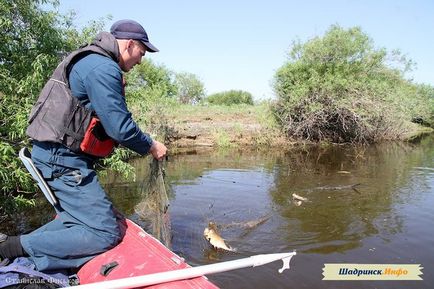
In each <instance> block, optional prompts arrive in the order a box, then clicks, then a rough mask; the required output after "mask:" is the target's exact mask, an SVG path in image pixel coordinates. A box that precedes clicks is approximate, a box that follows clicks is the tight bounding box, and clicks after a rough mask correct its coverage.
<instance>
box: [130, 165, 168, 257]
mask: <svg viewBox="0 0 434 289" xmlns="http://www.w3.org/2000/svg"><path fill="white" fill-rule="evenodd" d="M164 162H165V161H164V160H162V161H158V160H156V159H154V158H152V161H151V162H150V164H149V165H150V168H149V177H148V178H147V183H146V181H145V182H144V184H143V186H142V188H141V190H142V196H143V200H142V201H141V202H140V203H139V204H137V205H136V207H135V212H136V213H137V215H138V216H139V218H140V219H141V220H142V221H143V222H144V223H145V224H146V228H145V229H146V230H147V231H148V232H150V233H151V234H152V235H153V236H154V237H155V238H157V239H158V240H160V242H161V243H163V244H164V245H165V246H166V247H168V248H170V245H171V228H170V215H169V197H168V195H167V188H166V183H165V181H164V178H165V170H164Z"/></svg>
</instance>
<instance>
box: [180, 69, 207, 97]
mask: <svg viewBox="0 0 434 289" xmlns="http://www.w3.org/2000/svg"><path fill="white" fill-rule="evenodd" d="M175 85H176V86H177V97H178V101H179V102H180V103H183V104H195V103H198V102H199V101H201V100H202V98H203V97H204V96H205V88H204V85H203V83H202V82H201V81H200V80H199V79H198V78H197V76H196V75H195V74H193V73H188V72H181V73H177V74H175Z"/></svg>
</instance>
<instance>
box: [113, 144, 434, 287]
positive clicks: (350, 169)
mask: <svg viewBox="0 0 434 289" xmlns="http://www.w3.org/2000/svg"><path fill="white" fill-rule="evenodd" d="M148 162H149V160H148V159H138V160H135V161H134V162H133V165H134V166H135V167H136V168H137V171H138V175H137V181H136V182H122V181H119V180H116V179H115V178H114V176H111V177H109V178H108V179H107V182H108V183H107V188H108V189H109V190H110V191H111V192H112V195H113V197H114V199H115V202H116V203H117V205H118V206H120V207H121V210H123V211H124V212H126V213H127V215H129V216H130V217H131V218H132V219H133V220H135V221H136V222H139V223H141V222H142V221H143V220H141V218H140V216H138V215H137V214H136V213H135V212H134V208H135V207H136V209H137V205H138V204H140V199H141V197H140V192H141V191H143V185H144V182H143V179H145V178H146V177H145V176H146V168H147V167H148ZM167 182H168V184H169V186H170V204H171V205H170V214H171V222H172V236H173V239H172V250H174V251H175V252H176V253H177V254H179V255H181V256H182V257H184V258H185V259H186V260H187V261H188V262H189V263H190V264H192V265H195V266H196V265H203V264H210V263H214V262H219V261H227V260H233V259H236V258H241V257H245V256H250V255H255V254H261V253H274V252H288V251H290V252H291V251H293V250H296V251H297V256H295V257H294V258H293V261H292V264H291V265H292V268H291V270H290V271H285V272H284V273H283V274H279V273H278V272H277V270H278V269H279V268H280V266H281V262H280V263H273V264H270V265H267V266H263V267H257V268H251V269H242V270H238V271H232V272H227V273H220V274H216V275H210V276H209V279H211V280H212V281H213V282H215V283H216V284H217V285H219V286H221V287H222V288H392V287H393V288H433V287H432V286H433V285H432V284H433V282H434V273H432V272H433V266H434V249H433V248H434V233H433V227H434V209H433V207H434V138H432V137H428V138H425V139H423V140H421V141H420V142H418V143H414V144H409V143H405V144H402V143H401V144H383V145H376V146H369V147H364V148H355V147H346V146H338V147H328V148H306V147H305V148H299V149H295V150H291V151H289V152H278V151H269V152H252V151H246V150H241V151H240V150H233V151H225V152H216V151H212V152H195V151H192V152H189V153H186V154H180V155H177V156H173V157H172V158H171V160H170V161H169V162H168V164H167ZM293 193H295V194H297V195H300V196H302V197H305V198H307V199H308V200H309V201H308V202H303V203H302V204H301V205H299V206H298V205H297V204H295V203H294V202H293V198H292V194H293ZM263 216H271V217H270V219H269V220H268V221H267V222H265V223H263V224H261V225H259V226H257V227H255V228H252V229H245V228H243V227H239V226H232V227H228V228H226V229H223V230H222V231H221V234H222V236H223V237H224V238H225V239H226V241H227V243H228V244H230V245H231V246H232V247H235V248H236V249H237V252H236V253H226V252H216V251H215V250H213V249H211V248H210V247H209V245H208V244H207V242H206V241H205V240H204V238H203V237H202V234H203V230H204V228H205V227H206V225H207V223H208V222H209V221H214V222H216V223H217V224H219V225H227V224H231V223H234V222H236V223H239V222H247V221H252V220H257V219H259V218H261V217H263ZM324 263H374V264H422V266H423V267H424V270H423V272H424V275H423V279H424V280H423V281H405V282H403V281H401V282H396V281H382V282H380V281H322V280H321V279H322V268H323V266H324Z"/></svg>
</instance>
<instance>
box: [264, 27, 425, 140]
mask: <svg viewBox="0 0 434 289" xmlns="http://www.w3.org/2000/svg"><path fill="white" fill-rule="evenodd" d="M412 66H413V63H412V62H411V60H407V59H406V58H405V57H403V56H402V55H401V54H400V52H399V51H393V52H392V53H388V52H387V51H386V49H375V48H374V45H373V41H372V40H371V39H370V38H369V37H368V36H367V35H366V34H365V33H363V32H362V31H361V29H360V28H358V27H355V28H349V29H347V30H345V29H343V28H341V27H340V26H337V25H333V26H332V27H331V28H330V29H329V30H328V31H327V32H326V33H325V35H324V36H323V37H315V38H313V39H311V40H309V41H307V42H306V43H301V42H300V41H298V42H294V43H293V45H292V48H291V50H290V52H289V54H288V61H287V62H286V63H285V64H284V65H283V66H282V67H281V68H280V69H279V70H278V71H277V72H276V74H275V76H274V85H273V86H274V91H275V93H276V95H277V96H278V100H277V103H276V105H275V106H274V112H275V115H276V118H277V120H278V121H279V123H280V124H281V126H282V128H283V129H284V130H285V131H286V133H287V134H288V136H289V137H296V138H304V139H308V140H313V141H322V140H328V141H332V142H375V141H379V140H382V139H396V138H399V137H401V136H402V135H403V134H405V133H406V132H408V130H409V129H410V125H409V124H410V121H411V119H412V118H413V117H414V116H416V115H420V113H421V112H422V114H423V115H424V116H423V118H426V117H427V114H426V112H425V111H422V110H421V108H422V107H423V104H424V103H425V104H426V97H425V96H423V95H421V94H420V93H418V90H417V89H414V88H415V85H414V84H412V83H411V82H410V81H408V80H406V79H405V78H404V75H405V73H406V72H407V71H408V70H409V69H411V67H412ZM416 104H417V105H416Z"/></svg>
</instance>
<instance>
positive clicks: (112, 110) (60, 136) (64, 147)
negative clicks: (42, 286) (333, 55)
mask: <svg viewBox="0 0 434 289" xmlns="http://www.w3.org/2000/svg"><path fill="white" fill-rule="evenodd" d="M147 51H148V52H157V51H158V49H157V48H156V47H155V46H154V45H152V44H151V43H150V42H149V39H148V35H147V33H146V31H145V29H144V28H143V27H142V26H141V25H140V24H139V23H137V22H135V21H132V20H120V21H118V22H116V23H114V24H113V25H112V27H111V29H110V33H108V32H101V33H100V34H98V36H97V37H96V38H95V40H94V41H93V42H92V44H91V45H88V46H86V47H84V48H81V49H79V50H77V51H75V52H73V53H71V54H70V55H69V56H68V57H67V58H66V59H65V60H64V61H62V63H60V64H59V66H58V67H57V68H56V70H55V71H54V73H53V76H52V78H51V79H50V80H49V81H48V82H47V84H46V86H45V87H44V89H43V90H42V92H41V95H40V96H39V99H38V101H37V103H36V105H35V106H34V108H33V109H32V112H31V115H30V118H29V127H28V129H27V134H28V135H29V136H30V137H31V138H32V139H33V149H32V160H33V162H34V163H35V165H36V167H37V168H38V169H39V170H40V172H41V174H42V175H43V177H44V179H45V180H46V182H47V183H48V185H49V186H50V187H51V189H52V190H53V192H54V194H55V195H56V197H57V199H58V203H59V204H58V206H56V212H57V217H56V219H55V220H53V221H51V222H49V223H48V224H46V225H44V226H42V227H41V228H39V229H37V230H35V231H33V232H31V233H30V234H27V235H22V236H10V237H8V236H6V235H3V234H0V256H1V257H2V258H15V257H18V256H23V255H29V257H30V259H31V260H32V261H33V262H34V263H35V265H36V267H37V269H38V270H40V271H43V270H50V269H61V268H77V267H79V266H81V265H82V264H84V263H85V262H87V261H88V260H89V259H91V258H92V257H93V256H95V255H97V254H99V253H101V252H104V251H106V250H108V249H110V248H112V247H114V246H115V245H116V244H117V243H118V242H119V241H120V239H121V237H122V236H121V232H120V229H119V227H118V223H117V220H116V215H115V213H114V211H113V206H112V203H111V201H110V200H109V199H108V197H107V195H106V193H105V192H104V190H103V189H102V187H101V186H100V184H99V182H98V179H97V175H96V172H95V170H94V169H93V166H94V162H95V160H97V159H98V158H99V157H103V156H106V155H107V154H109V153H110V152H111V151H112V149H113V146H114V145H115V144H121V145H123V146H125V147H127V148H129V149H131V150H133V151H135V152H137V153H139V154H141V155H145V154H147V153H150V154H152V156H153V157H154V158H156V159H162V158H163V157H164V156H165V155H166V153H167V148H166V147H165V146H164V144H162V143H160V142H158V141H155V140H152V139H151V137H150V136H149V135H147V134H145V133H143V132H142V131H141V130H140V128H139V127H138V126H137V124H136V123H135V122H134V121H133V120H132V118H131V113H130V112H129V111H128V109H127V106H126V103H125V98H124V90H123V89H124V88H123V75H122V71H123V72H128V71H129V70H131V69H132V68H133V67H134V66H135V65H136V64H140V62H141V59H142V57H143V56H144V55H145V53H146V52H147Z"/></svg>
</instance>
